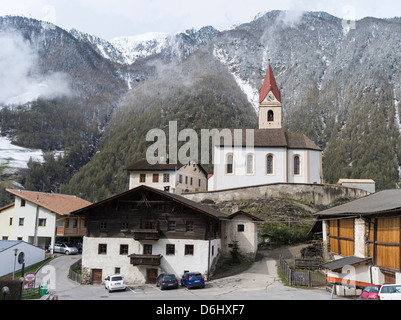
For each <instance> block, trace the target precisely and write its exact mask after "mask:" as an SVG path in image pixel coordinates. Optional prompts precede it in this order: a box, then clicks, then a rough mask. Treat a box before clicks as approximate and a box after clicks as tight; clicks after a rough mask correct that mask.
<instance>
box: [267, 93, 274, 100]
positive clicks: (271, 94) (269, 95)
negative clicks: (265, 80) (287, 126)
mask: <svg viewBox="0 0 401 320" xmlns="http://www.w3.org/2000/svg"><path fill="white" fill-rule="evenodd" d="M266 100H267V101H269V102H271V101H274V100H275V98H274V95H273V93H271V92H269V94H268V95H267V97H266Z"/></svg>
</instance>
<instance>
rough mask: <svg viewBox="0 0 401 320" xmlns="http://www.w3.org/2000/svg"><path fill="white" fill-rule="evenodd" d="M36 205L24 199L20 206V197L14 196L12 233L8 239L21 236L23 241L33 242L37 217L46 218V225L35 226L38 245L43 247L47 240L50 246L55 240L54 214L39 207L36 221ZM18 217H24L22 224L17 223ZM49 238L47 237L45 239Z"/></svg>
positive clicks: (15, 238)
mask: <svg viewBox="0 0 401 320" xmlns="http://www.w3.org/2000/svg"><path fill="white" fill-rule="evenodd" d="M36 211H37V206H36V204H33V203H32V202H29V201H26V202H25V207H21V198H19V197H15V206H14V218H13V225H12V235H11V237H10V238H9V239H10V240H17V239H18V238H22V240H23V241H25V242H28V243H30V244H33V241H34V236H35V227H36V223H39V219H46V226H45V227H40V226H39V225H38V227H37V237H38V246H40V247H42V248H44V247H45V246H46V245H47V243H48V242H50V243H51V245H52V247H53V246H54V242H55V233H56V216H57V215H56V214H55V213H54V212H51V211H50V210H47V209H45V208H42V207H39V211H38V221H36V214H37V212H36ZM20 218H24V225H23V226H20V225H19V220H20ZM45 238H49V239H47V240H46V239H45Z"/></svg>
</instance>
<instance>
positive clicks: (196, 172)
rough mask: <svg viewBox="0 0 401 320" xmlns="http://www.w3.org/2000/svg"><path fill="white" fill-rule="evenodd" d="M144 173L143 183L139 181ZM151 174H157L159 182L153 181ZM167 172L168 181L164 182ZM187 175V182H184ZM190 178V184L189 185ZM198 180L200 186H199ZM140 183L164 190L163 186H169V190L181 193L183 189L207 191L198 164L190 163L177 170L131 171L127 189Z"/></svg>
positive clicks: (204, 178) (204, 177) (205, 179)
mask: <svg viewBox="0 0 401 320" xmlns="http://www.w3.org/2000/svg"><path fill="white" fill-rule="evenodd" d="M141 174H145V175H146V181H145V183H141V182H140V175H141ZM153 174H159V182H157V183H156V182H153ZM164 174H169V175H170V179H169V180H170V181H169V182H164V181H163V180H164V179H163V178H164V177H163V175H164ZM180 175H182V182H181V183H180V182H179V176H180ZM185 177H187V183H185V181H186V179H185ZM191 178H192V185H191ZM199 180H200V182H201V183H200V186H199ZM141 185H146V186H149V187H152V188H155V189H158V190H162V191H164V187H170V192H172V193H177V194H182V193H183V192H185V190H188V192H204V191H207V177H206V176H205V174H204V173H203V172H202V171H201V170H200V168H199V166H198V165H196V164H194V163H191V164H189V165H187V166H183V167H181V168H180V169H179V170H177V171H175V170H171V171H154V172H144V171H131V172H130V177H129V189H130V190H131V189H134V188H136V187H139V186H141Z"/></svg>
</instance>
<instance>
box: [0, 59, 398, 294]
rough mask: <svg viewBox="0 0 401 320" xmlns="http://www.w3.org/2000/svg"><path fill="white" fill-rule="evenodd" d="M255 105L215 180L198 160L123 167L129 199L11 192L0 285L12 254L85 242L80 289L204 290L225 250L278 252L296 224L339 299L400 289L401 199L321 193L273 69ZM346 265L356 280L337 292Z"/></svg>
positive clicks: (334, 188)
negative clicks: (254, 123)
mask: <svg viewBox="0 0 401 320" xmlns="http://www.w3.org/2000/svg"><path fill="white" fill-rule="evenodd" d="M259 102H260V106H259V128H258V129H256V130H254V141H253V142H254V148H251V149H250V148H249V146H248V145H246V144H244V143H243V141H246V139H245V140H244V139H242V143H239V144H238V143H237V142H238V141H237V140H236V138H238V137H235V135H232V136H231V137H232V140H230V141H229V146H227V145H222V144H220V143H217V144H216V145H214V146H213V153H214V156H215V159H220V161H218V162H216V163H215V164H214V174H213V175H209V174H208V173H207V171H206V170H205V169H204V168H203V167H202V165H201V164H198V163H197V162H193V161H192V162H191V161H190V162H187V163H181V162H177V163H172V162H171V161H170V160H171V157H170V156H171V155H170V156H169V157H167V158H164V159H160V161H159V162H158V163H157V164H154V165H151V164H149V163H148V162H147V161H144V160H141V161H139V162H136V163H134V164H132V165H131V166H129V167H128V168H126V171H127V174H128V175H129V178H128V179H129V189H128V190H126V191H125V192H123V193H120V194H117V195H114V196H112V197H109V198H106V199H104V200H101V201H99V202H96V203H90V202H88V201H86V200H84V199H81V198H79V197H76V196H73V195H62V194H54V193H42V192H34V191H27V190H15V189H7V190H6V191H7V192H8V193H10V194H11V195H12V196H13V197H14V198H15V201H14V202H13V203H11V204H9V205H7V206H6V207H4V208H2V209H0V236H1V237H2V240H1V241H0V243H1V244H0V260H1V261H3V262H2V267H1V270H0V271H1V273H2V274H0V276H3V275H6V274H8V273H10V272H12V271H13V263H14V259H15V257H14V251H15V249H16V248H17V249H18V248H22V246H25V245H26V244H27V245H29V246H31V247H32V248H34V247H35V248H40V249H42V253H40V252H39V253H38V252H37V251H36V250H32V255H31V254H30V249H29V247H28V248H27V247H24V249H23V250H24V253H25V260H26V264H31V263H32V264H33V263H34V261H35V260H37V261H35V262H39V261H40V260H41V259H42V260H43V258H44V256H45V251H46V252H48V253H50V254H53V253H54V249H55V246H56V245H57V243H58V242H60V241H66V242H75V243H78V242H80V241H82V261H81V271H82V279H81V283H82V285H94V284H95V285H96V284H102V283H103V282H104V279H105V277H106V276H109V275H111V274H122V275H124V277H125V280H126V282H127V283H128V284H134V285H138V284H145V283H155V282H156V279H157V277H158V276H159V275H160V274H162V273H171V274H175V275H176V277H177V278H181V276H183V275H184V274H185V273H187V272H192V271H196V272H200V273H201V274H202V275H203V276H204V278H205V279H206V280H210V279H212V277H213V273H214V271H215V268H216V266H217V265H218V262H219V260H221V259H222V258H227V257H230V255H231V254H232V251H233V247H236V248H237V249H236V250H238V251H239V254H240V255H241V257H242V258H241V259H245V260H248V261H254V260H255V258H256V256H257V253H258V249H259V248H260V247H261V246H262V247H263V246H264V245H267V244H269V245H270V244H271V243H274V242H277V243H279V242H280V241H282V242H283V243H284V244H285V243H286V241H287V240H288V237H290V238H291V235H294V234H295V233H296V232H298V231H299V230H297V228H296V226H297V225H300V226H301V229H302V231H299V232H300V233H303V235H302V236H300V237H299V239H296V237H293V238H292V240H293V241H305V240H307V239H312V238H314V239H316V241H318V242H319V243H320V244H321V247H322V251H321V256H319V257H318V258H321V259H322V264H321V267H322V270H324V272H325V275H326V276H327V278H326V279H327V281H328V283H331V284H332V285H333V288H335V289H336V290H334V289H333V292H336V294H338V295H346V294H347V293H348V291H353V290H355V292H356V290H357V289H358V290H361V289H363V288H364V287H366V286H369V285H372V284H374V285H381V284H383V283H400V281H401V223H400V221H401V220H400V219H401V218H400V210H401V209H400V208H401V202H400V200H399V199H400V198H401V197H400V195H401V191H400V190H398V189H397V190H384V191H380V192H377V193H375V189H374V181H372V180H366V179H365V180H361V179H359V180H355V179H354V180H343V181H340V182H339V184H338V185H328V184H325V183H324V181H323V172H322V171H323V165H322V150H321V149H320V148H319V147H318V146H316V144H315V143H313V142H312V140H310V139H309V138H308V137H307V136H306V135H304V134H299V133H291V132H286V131H284V129H283V128H282V97H281V92H280V90H279V88H278V86H277V83H276V80H275V76H274V72H273V67H272V64H271V63H270V61H269V65H268V69H267V73H266V77H265V79H264V82H263V85H262V88H261V90H260V99H259ZM232 130H233V129H232V128H228V132H232ZM244 134H245V133H244ZM241 137H242V136H241ZM244 137H245V136H244ZM218 140H219V139H216V141H218ZM340 183H341V184H342V185H340ZM372 187H373V189H372ZM355 199H357V200H355ZM350 200H353V201H350ZM341 203H343V204H341ZM339 204H341V205H339ZM269 210H270V212H268V211H269ZM287 220H288V222H287ZM291 220H292V221H293V222H292V228H293V229H291ZM276 222H281V223H282V224H284V225H287V223H288V226H289V231H288V234H287V238H286V237H284V238H283V239H279V237H278V236H277V235H278V233H275V234H273V235H272V232H271V230H273V229H274V228H272V226H274V227H276V225H275V223H276ZM276 231H277V228H276ZM19 250H22V249H19ZM17 251H18V250H17ZM17 251H15V252H17ZM66 253H69V252H66ZM15 256H16V254H15ZM4 261H7V263H4ZM28 261H29V262H28ZM349 266H351V267H352V270H353V274H352V275H353V278H352V279H347V281H348V282H344V281H345V280H344V278H343V268H345V267H349ZM344 284H346V286H344Z"/></svg>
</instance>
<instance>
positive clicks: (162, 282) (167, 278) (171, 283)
mask: <svg viewBox="0 0 401 320" xmlns="http://www.w3.org/2000/svg"><path fill="white" fill-rule="evenodd" d="M156 287H160V290H164V289H168V288H172V289H177V288H178V280H177V278H176V277H175V275H174V274H166V273H162V274H160V275H159V276H158V277H157V279H156Z"/></svg>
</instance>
